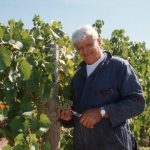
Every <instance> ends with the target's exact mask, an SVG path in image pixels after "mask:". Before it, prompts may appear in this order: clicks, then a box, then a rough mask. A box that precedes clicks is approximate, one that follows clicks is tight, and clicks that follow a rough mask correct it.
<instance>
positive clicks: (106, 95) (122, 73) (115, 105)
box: [72, 52, 145, 150]
mask: <svg viewBox="0 0 150 150" xmlns="http://www.w3.org/2000/svg"><path fill="white" fill-rule="evenodd" d="M104 56H105V57H104V59H103V61H102V62H101V63H100V64H99V65H98V67H97V68H96V69H95V70H94V72H93V73H92V74H91V75H90V76H89V77H87V73H86V64H85V63H84V62H82V63H81V64H80V66H79V69H78V70H77V72H76V74H75V76H74V78H73V80H72V93H73V109H74V110H75V111H76V112H78V113H83V112H84V111H86V110H88V109H91V108H98V107H104V108H105V110H106V112H107V113H108V116H109V119H103V120H101V121H100V122H98V123H97V124H96V125H95V126H94V128H92V129H88V128H86V127H84V126H83V125H81V124H80V123H79V119H77V118H74V149H75V150H131V149H132V148H131V137H130V133H129V130H128V124H127V119H129V118H132V117H134V116H136V115H138V114H140V113H141V112H142V111H143V110H144V106H145V100H144V97H143V91H142V88H141V86H140V83H139V81H138V79H137V77H136V75H135V73H134V71H133V68H132V66H131V65H130V64H129V63H128V61H126V60H124V59H122V58H119V57H114V56H111V54H110V53H108V52H104Z"/></svg>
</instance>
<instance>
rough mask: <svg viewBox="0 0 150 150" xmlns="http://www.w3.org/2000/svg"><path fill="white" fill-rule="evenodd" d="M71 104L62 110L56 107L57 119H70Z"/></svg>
mask: <svg viewBox="0 0 150 150" xmlns="http://www.w3.org/2000/svg"><path fill="white" fill-rule="evenodd" d="M71 110H72V109H71V106H68V108H67V109H66V110H62V109H60V108H58V109H57V116H58V119H62V120H66V121H69V120H71V119H72V112H71Z"/></svg>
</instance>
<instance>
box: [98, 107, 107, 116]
mask: <svg viewBox="0 0 150 150" xmlns="http://www.w3.org/2000/svg"><path fill="white" fill-rule="evenodd" d="M99 112H100V114H101V116H102V118H104V116H105V115H106V111H105V109H104V107H100V109H99Z"/></svg>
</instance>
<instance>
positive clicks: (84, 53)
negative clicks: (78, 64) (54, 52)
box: [75, 36, 101, 64]
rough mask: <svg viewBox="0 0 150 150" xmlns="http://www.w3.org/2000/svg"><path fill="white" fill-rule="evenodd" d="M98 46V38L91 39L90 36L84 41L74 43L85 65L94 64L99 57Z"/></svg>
mask: <svg viewBox="0 0 150 150" xmlns="http://www.w3.org/2000/svg"><path fill="white" fill-rule="evenodd" d="M100 45H101V41H100V38H99V39H93V37H92V36H87V37H86V38H85V39H83V40H78V41H76V43H75V47H76V49H77V51H78V53H79V55H80V57H81V58H82V59H83V60H84V61H85V63H87V64H94V63H95V62H96V61H97V60H98V59H99V58H100V57H101V49H100Z"/></svg>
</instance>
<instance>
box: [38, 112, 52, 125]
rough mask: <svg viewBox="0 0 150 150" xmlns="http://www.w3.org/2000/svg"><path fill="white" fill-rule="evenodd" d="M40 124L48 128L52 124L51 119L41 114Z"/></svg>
mask: <svg viewBox="0 0 150 150" xmlns="http://www.w3.org/2000/svg"><path fill="white" fill-rule="evenodd" d="M40 123H41V125H42V126H44V127H48V126H49V125H50V123H51V122H50V120H49V118H48V117H47V115H45V114H41V115H40Z"/></svg>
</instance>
